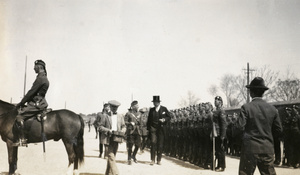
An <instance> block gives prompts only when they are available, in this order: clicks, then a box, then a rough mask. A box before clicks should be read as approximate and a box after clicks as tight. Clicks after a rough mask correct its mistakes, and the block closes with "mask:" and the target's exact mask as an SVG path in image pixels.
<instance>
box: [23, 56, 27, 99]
mask: <svg viewBox="0 0 300 175" xmlns="http://www.w3.org/2000/svg"><path fill="white" fill-rule="evenodd" d="M26 73H27V55H26V60H25V76H24V91H23V97H24V96H25V92H26Z"/></svg>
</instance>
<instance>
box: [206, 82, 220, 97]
mask: <svg viewBox="0 0 300 175" xmlns="http://www.w3.org/2000/svg"><path fill="white" fill-rule="evenodd" d="M208 93H209V94H210V95H211V96H213V97H214V96H217V94H218V87H217V85H215V84H212V85H210V87H209V88H208Z"/></svg>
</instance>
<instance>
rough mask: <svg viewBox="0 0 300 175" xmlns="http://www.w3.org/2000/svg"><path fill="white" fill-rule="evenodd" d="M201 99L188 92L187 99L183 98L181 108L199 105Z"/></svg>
mask: <svg viewBox="0 0 300 175" xmlns="http://www.w3.org/2000/svg"><path fill="white" fill-rule="evenodd" d="M199 101H200V98H198V97H197V96H196V95H195V94H194V93H193V92H192V91H188V93H187V97H184V98H181V100H180V102H179V106H181V107H186V106H190V105H195V104H198V103H199Z"/></svg>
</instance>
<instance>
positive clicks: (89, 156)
mask: <svg viewBox="0 0 300 175" xmlns="http://www.w3.org/2000/svg"><path fill="white" fill-rule="evenodd" d="M84 157H88V158H99V156H91V155H85V156H84Z"/></svg>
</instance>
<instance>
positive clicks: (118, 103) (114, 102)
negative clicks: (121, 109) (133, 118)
mask: <svg viewBox="0 0 300 175" xmlns="http://www.w3.org/2000/svg"><path fill="white" fill-rule="evenodd" d="M108 103H109V104H110V105H111V106H120V105H121V103H120V102H118V101H116V100H110V101H109V102H108Z"/></svg>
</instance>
